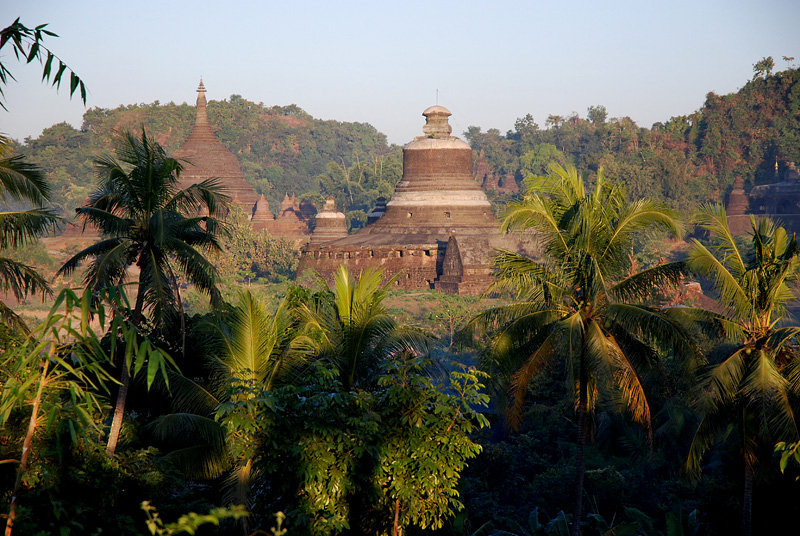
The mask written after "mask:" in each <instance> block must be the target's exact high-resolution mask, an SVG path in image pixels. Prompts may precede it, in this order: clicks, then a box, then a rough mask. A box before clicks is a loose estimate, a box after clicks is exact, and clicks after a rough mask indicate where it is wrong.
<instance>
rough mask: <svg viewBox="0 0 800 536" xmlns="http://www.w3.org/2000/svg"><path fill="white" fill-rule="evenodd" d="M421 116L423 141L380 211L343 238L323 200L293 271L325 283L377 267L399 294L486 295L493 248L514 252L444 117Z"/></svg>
mask: <svg viewBox="0 0 800 536" xmlns="http://www.w3.org/2000/svg"><path fill="white" fill-rule="evenodd" d="M422 115H423V116H425V118H426V124H425V126H424V127H423V129H422V130H423V133H424V135H422V136H418V137H416V138H414V140H413V141H411V142H410V143H408V144H407V145H406V146H405V147H404V149H403V178H402V179H401V181H400V183H399V184H398V185H397V188H396V190H395V193H394V195H393V196H392V198H391V199H390V200H389V202H387V203H386V206H385V209H384V208H383V207H382V206H381V207H380V208H379V210H377V211H376V212H374V213H373V214H371V215H370V216H371V218H370V221H371V222H372V223H370V224H369V225H367V226H366V227H364V228H363V229H361V230H359V231H358V232H357V233H355V234H353V235H348V236H344V235H343V231H342V229H344V227H343V224H344V215H343V214H341V212H337V211H336V209H335V205H334V204H333V201H332V199H329V201H328V204H326V209H325V210H323V211H321V212H320V213H319V214H318V215H317V229H315V231H314V233H313V234H312V238H311V242H310V243H309V244H308V245H307V246H306V248H305V249H304V251H303V254H302V257H301V259H300V267H299V269H298V273H302V272H303V271H304V270H316V271H317V272H319V273H320V275H322V276H323V277H324V278H325V279H326V280H327V281H328V282H329V283H330V282H332V281H333V276H334V273H335V272H336V270H337V269H338V267H339V266H340V265H342V264H346V265H347V266H348V267H349V268H350V270H351V272H354V273H356V274H357V273H359V272H361V271H362V270H364V269H366V268H370V267H374V268H382V269H383V270H384V279H385V280H388V279H389V278H392V277H394V278H395V279H394V285H395V286H396V287H397V288H400V289H406V290H412V289H430V288H435V289H438V290H442V291H444V292H448V293H451V294H461V295H477V294H480V293H482V292H483V291H485V290H486V288H487V287H488V286H489V284H490V283H491V281H492V270H491V265H490V262H491V255H492V252H493V251H494V248H496V247H506V248H508V249H516V247H515V246H514V245H513V244H509V243H508V242H509V239H508V238H507V237H503V236H502V235H501V234H500V231H499V223H498V221H497V219H496V218H495V216H494V214H493V213H492V208H491V205H490V203H489V201H488V199H487V198H486V194H485V193H484V192H483V190H482V189H481V187H480V185H479V184H478V183H477V182H476V181H475V178H474V176H473V171H472V149H471V148H470V146H469V145H468V144H467V143H466V142H464V141H462V140H461V139H459V138H457V137H455V136H452V135H451V133H452V128H451V127H450V124H449V120H448V117H449V116H450V115H451V114H450V111H448V110H447V109H446V108H444V107H442V106H432V107H430V108H428V109H427V110H425V111H424V112H423V114H422ZM381 212H382V214H381ZM322 220H325V223H324V224H322ZM321 224H322V225H321ZM345 230H346V229H345Z"/></svg>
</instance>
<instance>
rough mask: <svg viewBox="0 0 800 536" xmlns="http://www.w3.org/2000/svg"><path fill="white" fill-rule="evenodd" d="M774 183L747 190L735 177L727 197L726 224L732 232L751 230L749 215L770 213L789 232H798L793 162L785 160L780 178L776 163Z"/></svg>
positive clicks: (799, 203)
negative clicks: (784, 166) (784, 167)
mask: <svg viewBox="0 0 800 536" xmlns="http://www.w3.org/2000/svg"><path fill="white" fill-rule="evenodd" d="M775 168H776V169H775V182H773V183H772V184H762V185H760V186H755V187H753V189H751V190H750V192H749V193H747V192H745V190H744V180H742V179H741V177H737V178H736V180H735V181H734V182H733V190H732V191H731V193H730V195H729V196H728V203H727V210H726V212H727V215H728V226H729V227H730V229H731V232H733V233H734V234H741V233H746V232H750V231H751V227H750V215H751V214H752V215H753V216H755V217H756V219H758V217H759V216H769V217H770V218H772V219H774V220H776V221H777V222H778V223H779V224H780V225H782V226H784V227H786V230H787V231H789V232H795V233H800V173H798V171H797V167H796V166H795V164H794V162H787V164H786V169H785V171H784V173H783V180H781V178H780V176H779V174H778V169H777V163H776V164H775Z"/></svg>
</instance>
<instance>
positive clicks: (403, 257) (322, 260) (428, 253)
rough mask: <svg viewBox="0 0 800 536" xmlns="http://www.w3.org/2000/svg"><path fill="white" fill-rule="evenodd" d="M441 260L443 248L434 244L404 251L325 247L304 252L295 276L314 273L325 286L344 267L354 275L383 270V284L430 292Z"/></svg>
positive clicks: (390, 248) (404, 249)
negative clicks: (391, 283)
mask: <svg viewBox="0 0 800 536" xmlns="http://www.w3.org/2000/svg"><path fill="white" fill-rule="evenodd" d="M443 259H444V245H443V246H442V247H439V246H438V245H435V244H432V245H426V246H424V247H423V246H420V247H406V248H402V247H398V246H395V245H391V246H364V247H361V248H357V247H353V246H344V247H337V246H325V247H320V248H319V249H312V250H306V251H304V252H303V254H302V257H301V258H300V266H299V267H298V269H297V273H298V274H302V273H303V271H305V270H309V269H311V270H315V271H317V272H318V273H319V274H320V275H321V276H322V277H323V278H324V279H325V280H326V281H327V282H328V284H333V277H334V274H335V273H336V270H338V269H339V266H341V265H343V264H344V265H346V266H347V267H348V268H349V269H350V272H351V273H353V274H359V273H361V272H362V271H363V270H366V269H367V268H374V269H381V270H383V282H384V283H386V282H387V281H389V280H390V279H391V278H392V277H393V276H394V277H395V282H394V284H393V286H394V288H398V289H402V290H420V289H430V288H433V283H434V281H435V280H436V275H437V273H438V272H439V271H440V270H441V263H442V260H443Z"/></svg>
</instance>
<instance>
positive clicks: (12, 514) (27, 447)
mask: <svg viewBox="0 0 800 536" xmlns="http://www.w3.org/2000/svg"><path fill="white" fill-rule="evenodd" d="M49 365H50V361H49V360H47V359H45V361H44V366H43V367H42V372H41V377H40V380H39V388H38V389H37V391H36V398H34V399H33V409H32V410H31V420H30V422H29V423H28V433H27V434H26V435H25V441H23V442H22V458H20V461H19V466H18V467H17V479H16V480H15V481H14V490H13V491H12V492H11V506H10V507H9V509H8V521H6V534H5V536H11V530H12V529H13V527H14V520H15V519H16V518H17V503H18V502H19V488H20V486H21V485H22V475H24V474H25V471H26V470H27V469H28V454H30V452H31V443H32V442H33V434H34V432H35V431H36V421H37V420H39V404H40V402H41V401H42V392H43V391H44V384H45V380H46V378H47V368H48V366H49Z"/></svg>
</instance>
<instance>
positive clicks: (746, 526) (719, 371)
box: [686, 205, 800, 535]
mask: <svg viewBox="0 0 800 536" xmlns="http://www.w3.org/2000/svg"><path fill="white" fill-rule="evenodd" d="M696 218H697V221H698V223H699V224H700V226H701V227H703V228H704V229H705V230H707V231H708V232H709V233H710V234H711V236H712V239H713V240H714V242H713V244H714V245H712V246H711V247H706V246H704V245H703V244H701V243H700V242H699V241H697V240H694V241H693V244H692V248H691V250H690V253H689V260H688V264H689V267H690V268H691V269H692V270H694V271H696V272H697V273H698V274H701V275H703V276H705V277H707V278H708V279H709V280H710V281H711V284H712V285H713V288H714V289H715V290H716V292H717V293H718V301H719V303H720V305H721V307H722V309H723V312H722V313H720V314H712V315H711V317H712V320H714V321H716V322H717V323H718V324H719V325H720V326H721V327H722V328H723V331H724V334H725V335H726V336H727V339H728V340H729V341H731V342H733V343H734V345H735V347H734V349H733V351H732V352H731V353H730V355H728V356H727V357H725V358H724V359H722V360H721V361H719V362H718V363H715V364H713V365H711V366H710V367H709V368H708V370H707V372H706V374H704V375H703V377H702V385H703V386H704V396H703V397H702V400H701V413H702V418H701V421H700V424H699V427H698V429H697V432H696V433H695V436H694V439H693V440H692V444H691V448H690V451H689V456H688V460H687V462H686V469H687V470H688V471H689V472H690V473H691V474H694V475H697V474H699V472H700V462H701V459H702V457H703V454H704V453H705V452H706V451H707V450H708V449H709V448H710V447H711V446H712V444H713V443H714V440H715V438H716V437H717V435H718V433H719V432H721V431H723V430H725V429H727V427H728V426H731V425H738V431H739V434H738V435H739V439H740V441H741V444H742V456H743V461H744V503H743V515H742V533H743V534H745V535H749V534H751V533H752V524H751V520H752V501H753V478H754V469H755V467H756V463H757V461H758V460H757V452H758V450H759V449H760V448H762V447H767V448H769V450H771V446H772V445H774V444H775V443H776V442H778V441H792V440H797V438H798V430H797V423H796V421H795V414H794V411H793V409H792V406H791V404H790V399H791V398H792V397H793V396H794V395H797V394H800V360H798V356H797V354H796V352H795V348H794V346H793V344H794V341H795V338H796V337H797V335H798V333H800V327H794V326H784V327H778V325H779V323H780V322H781V319H782V317H783V316H784V315H785V314H786V312H787V309H786V308H787V304H788V303H789V302H791V301H792V300H794V299H795V294H794V291H793V289H792V285H793V284H795V283H796V282H797V279H798V274H800V258H798V253H800V250H799V249H798V245H797V240H796V238H795V236H794V235H791V236H789V235H788V234H787V233H786V231H785V230H784V229H783V228H782V227H779V226H778V225H776V224H775V223H774V222H773V221H771V220H770V219H769V218H762V219H761V220H760V221H758V222H756V221H755V219H751V225H752V237H751V241H750V244H749V246H748V247H747V248H746V249H744V248H740V246H739V245H738V244H737V243H736V240H735V239H734V237H733V235H732V233H731V231H730V229H729V227H728V223H727V217H726V214H725V209H724V208H723V207H721V206H719V205H705V206H703V207H702V208H701V210H700V212H699V214H698V215H697V217H696Z"/></svg>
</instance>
